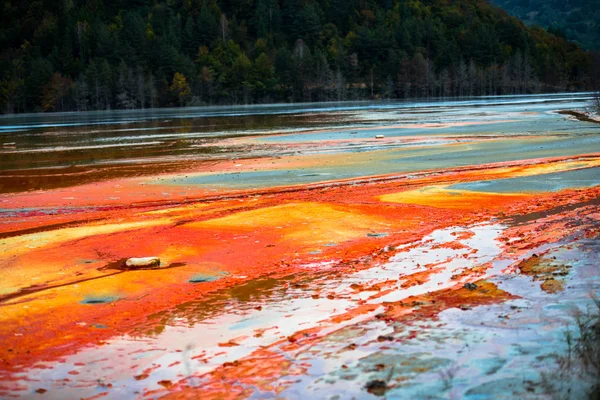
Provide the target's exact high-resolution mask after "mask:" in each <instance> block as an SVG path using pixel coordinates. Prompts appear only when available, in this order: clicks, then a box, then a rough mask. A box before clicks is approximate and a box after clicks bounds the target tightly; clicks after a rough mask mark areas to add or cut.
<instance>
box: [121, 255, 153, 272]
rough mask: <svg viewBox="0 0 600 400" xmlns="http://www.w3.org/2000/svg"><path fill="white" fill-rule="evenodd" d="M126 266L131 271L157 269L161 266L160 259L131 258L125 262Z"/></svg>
mask: <svg viewBox="0 0 600 400" xmlns="http://www.w3.org/2000/svg"><path fill="white" fill-rule="evenodd" d="M125 266H126V267H127V268H129V269H141V268H156V267H158V266H160V258H158V257H141V258H130V259H128V260H127V261H125Z"/></svg>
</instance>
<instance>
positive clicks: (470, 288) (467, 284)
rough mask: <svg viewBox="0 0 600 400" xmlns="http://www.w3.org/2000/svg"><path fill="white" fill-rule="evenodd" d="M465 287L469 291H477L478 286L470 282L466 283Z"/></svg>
mask: <svg viewBox="0 0 600 400" xmlns="http://www.w3.org/2000/svg"><path fill="white" fill-rule="evenodd" d="M463 287H464V288H465V289H469V290H475V289H477V285H476V284H474V283H470V282H468V283H465V284H464V286H463Z"/></svg>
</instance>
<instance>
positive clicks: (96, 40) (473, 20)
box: [0, 0, 593, 113]
mask: <svg viewBox="0 0 600 400" xmlns="http://www.w3.org/2000/svg"><path fill="white" fill-rule="evenodd" d="M2 7H3V9H2V16H1V18H2V26H0V49H2V50H1V54H0V111H1V112H8V113H12V112H28V111H71V110H81V111H83V110H96V109H100V110H104V109H134V108H148V107H163V106H185V105H205V104H249V103H262V102H281V101H283V102H289V101H328V100H353V99H367V98H372V99H374V98H398V97H427V96H473V95H485V94H521V93H535V92H540V91H562V90H581V89H586V88H588V87H589V84H590V81H591V80H590V73H591V70H592V65H591V60H592V59H593V57H591V55H589V54H588V53H586V52H584V51H582V50H581V49H580V48H579V47H578V46H577V45H575V44H572V43H569V42H568V41H566V40H565V39H563V38H560V37H557V36H554V35H552V34H549V33H548V32H546V31H545V30H543V29H542V28H536V27H534V28H528V27H525V26H524V25H523V24H522V23H521V22H519V21H518V20H517V19H515V18H514V17H510V16H509V15H508V14H506V13H505V12H504V11H502V10H500V9H498V8H495V7H494V6H491V5H490V4H489V3H487V2H486V1H483V0H452V1H450V0H379V1H375V0H112V1H101V0H37V1H17V0H12V1H3V4H2Z"/></svg>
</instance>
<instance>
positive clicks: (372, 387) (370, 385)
mask: <svg viewBox="0 0 600 400" xmlns="http://www.w3.org/2000/svg"><path fill="white" fill-rule="evenodd" d="M365 389H367V392H369V393H371V394H374V395H375V396H383V395H384V394H385V392H387V390H388V385H387V383H385V381H382V380H381V379H373V380H372V381H369V382H367V384H366V385H365Z"/></svg>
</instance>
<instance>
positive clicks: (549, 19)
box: [492, 0, 600, 50]
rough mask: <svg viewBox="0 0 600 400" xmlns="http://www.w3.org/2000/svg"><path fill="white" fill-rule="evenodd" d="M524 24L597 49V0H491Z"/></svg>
mask: <svg viewBox="0 0 600 400" xmlns="http://www.w3.org/2000/svg"><path fill="white" fill-rule="evenodd" d="M492 3H494V4H496V5H498V6H499V7H502V8H503V9H505V10H506V11H508V13H510V14H511V15H514V16H515V17H517V18H520V19H521V20H523V21H524V22H525V23H526V24H528V25H539V26H542V27H544V28H546V29H548V31H550V32H552V33H554V34H556V35H558V36H562V37H565V38H567V39H569V40H573V41H575V42H576V43H577V44H579V45H581V46H582V47H583V48H586V49H590V50H600V0H567V1H565V0H492Z"/></svg>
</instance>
